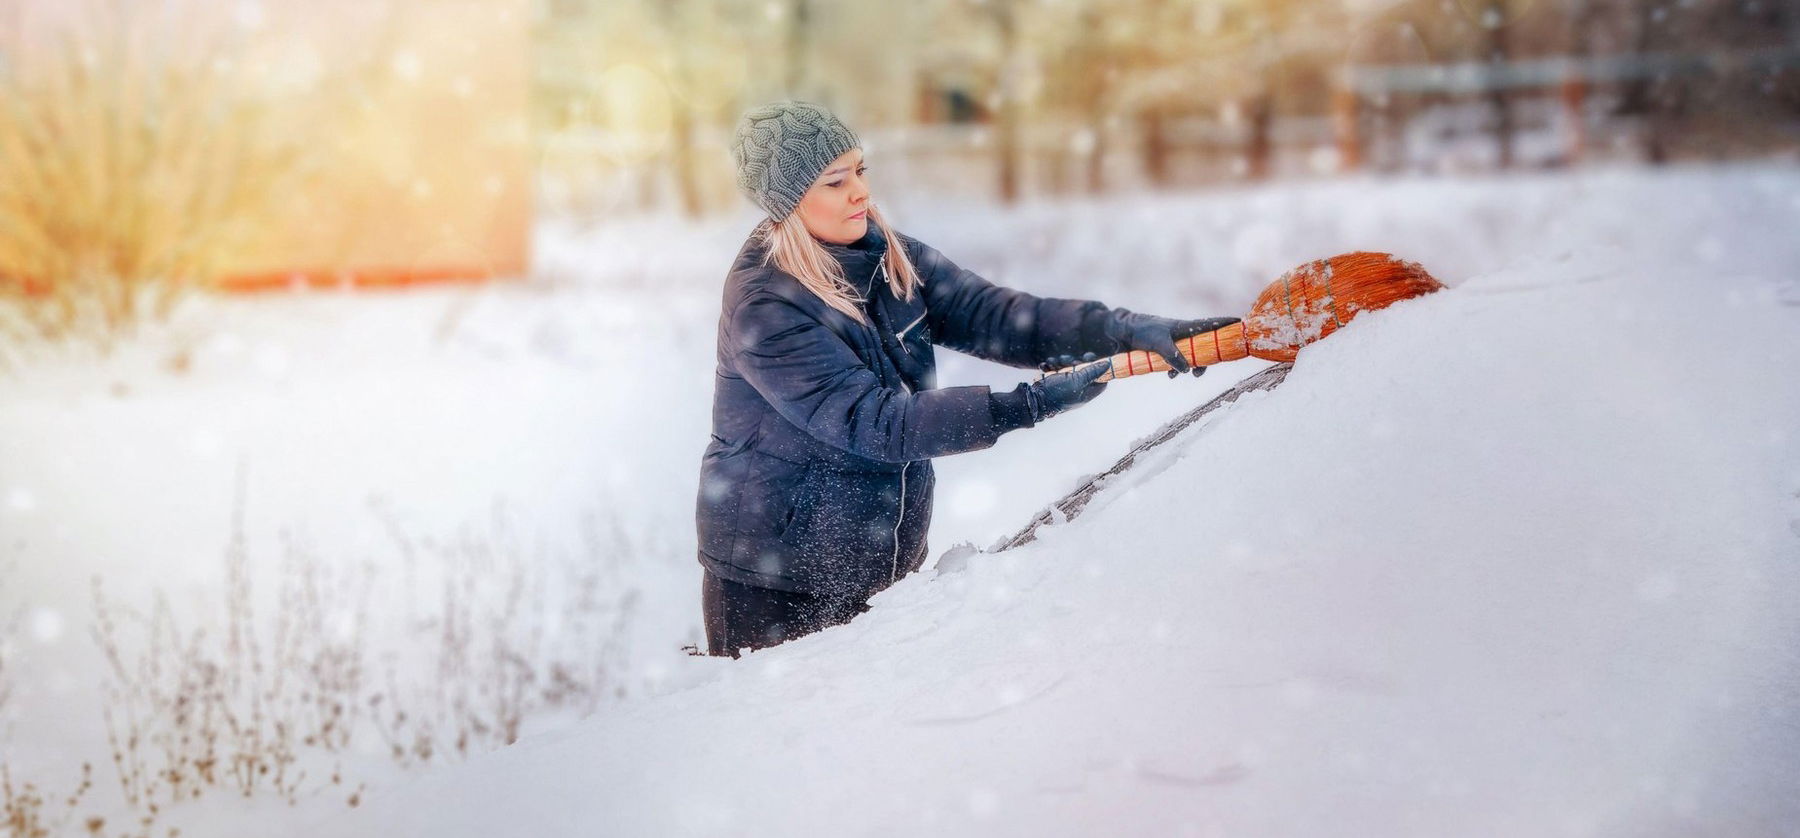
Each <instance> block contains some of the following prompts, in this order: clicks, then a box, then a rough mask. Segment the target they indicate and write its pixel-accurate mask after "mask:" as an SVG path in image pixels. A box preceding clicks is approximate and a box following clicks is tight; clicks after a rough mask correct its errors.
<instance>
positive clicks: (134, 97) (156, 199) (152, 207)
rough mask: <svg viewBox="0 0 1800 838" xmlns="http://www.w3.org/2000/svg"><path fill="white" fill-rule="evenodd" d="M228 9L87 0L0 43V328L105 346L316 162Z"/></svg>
mask: <svg viewBox="0 0 1800 838" xmlns="http://www.w3.org/2000/svg"><path fill="white" fill-rule="evenodd" d="M229 13H230V8H229V6H221V5H219V4H208V3H204V2H198V0H165V2H153V3H143V2H134V1H133V0H87V1H86V2H84V3H82V4H81V6H80V9H79V11H76V12H73V13H68V14H66V19H67V20H68V21H70V22H68V23H66V24H64V25H63V26H61V27H60V28H59V29H57V30H55V31H53V32H36V31H34V32H31V33H25V32H16V33H13V37H14V39H15V41H16V42H15V43H10V44H8V43H5V42H3V41H0V56H4V57H5V58H6V59H8V60H7V61H5V62H4V63H0V338H10V339H12V340H10V341H8V342H17V340H19V339H22V338H28V337H31V338H46V339H50V340H53V341H54V340H64V339H71V338H73V339H78V340H81V341H83V342H92V343H93V344H94V345H95V346H96V347H98V348H99V349H101V350H102V351H104V350H106V349H109V348H110V347H111V346H112V344H113V343H114V342H115V341H116V340H117V339H118V338H120V337H123V336H124V335H126V334H128V333H130V332H131V331H132V330H133V329H134V328H135V327H136V326H137V324H139V323H140V322H141V320H142V319H144V318H146V317H156V318H160V317H164V316H166V315H167V314H168V313H169V311H170V310H171V308H172V307H173V306H174V304H175V303H176V302H177V300H178V299H179V298H180V297H181V296H182V294H183V293H184V292H186V291H188V290H190V289H192V288H194V287H195V286H196V285H198V284H200V283H203V282H205V281H206V280H208V279H210V278H211V277H212V276H213V275H214V273H215V272H216V271H217V270H218V269H219V267H220V266H221V265H222V264H223V263H224V260H226V259H227V258H228V257H229V256H230V255H231V254H232V253H233V252H234V251H236V250H238V249H240V248H241V247H243V246H244V243H245V242H246V241H247V240H248V239H249V237H251V236H253V235H255V234H256V233H257V231H258V229H259V227H262V226H264V225H266V224H267V223H268V217H269V210H270V208H271V207H272V205H273V202H274V201H275V200H276V199H277V198H278V197H279V195H280V194H281V193H282V192H283V190H284V189H285V188H286V187H287V186H288V185H290V184H292V183H294V182H295V181H296V179H297V178H299V177H301V176H302V175H303V174H304V172H305V171H306V170H307V168H308V166H309V165H310V164H311V161H313V160H314V159H315V157H314V154H315V152H313V151H311V150H310V149H309V147H308V145H306V142H307V138H306V135H305V134H303V133H301V132H297V131H294V130H291V124H290V123H291V122H292V121H293V117H294V115H293V114H291V113H288V112H287V111H289V110H291V103H290V102H288V101H285V100H284V98H283V96H284V94H283V93H282V92H280V91H278V90H274V89H272V88H271V87H270V86H269V85H267V84H266V83H264V84H258V83H257V78H256V77H255V75H254V74H251V73H248V72H245V71H244V67H243V53H244V52H245V44H244V40H245V39H244V37H243V34H242V33H241V32H238V31H235V30H234V29H233V28H232V25H231V23H230V20H229ZM59 16H60V15H59ZM0 37H3V36H0ZM358 72H361V70H360V69H359V70H358ZM326 83H327V84H331V83H334V82H333V80H331V79H327V80H326ZM6 360H8V359H5V358H0V361H6ZM11 361H12V363H14V364H16V363H18V359H17V358H16V357H14V358H12V359H11Z"/></svg>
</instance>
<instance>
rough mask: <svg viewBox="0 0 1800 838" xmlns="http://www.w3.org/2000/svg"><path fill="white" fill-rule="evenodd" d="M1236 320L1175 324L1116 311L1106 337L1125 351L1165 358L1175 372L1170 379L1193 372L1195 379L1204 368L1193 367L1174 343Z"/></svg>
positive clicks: (1170, 373) (1222, 319) (1118, 309)
mask: <svg viewBox="0 0 1800 838" xmlns="http://www.w3.org/2000/svg"><path fill="white" fill-rule="evenodd" d="M1238 320H1239V318H1236V317H1207V318H1203V319H1200V320H1173V319H1170V318H1167V317H1154V316H1151V315H1148V314H1139V313H1137V312H1135V311H1132V310H1130V309H1124V308H1115V309H1113V310H1112V317H1111V319H1109V320H1107V321H1106V336H1107V337H1109V338H1112V339H1113V340H1116V341H1118V342H1119V343H1121V344H1123V345H1124V346H1125V348H1126V349H1142V350H1144V351H1146V352H1155V353H1156V354H1158V355H1161V356H1163V360H1165V361H1168V362H1169V366H1170V367H1173V369H1171V370H1169V377H1170V378H1174V377H1175V376H1177V375H1180V374H1181V373H1184V372H1188V371H1189V370H1190V369H1191V370H1192V371H1193V373H1194V375H1200V374H1202V373H1204V372H1205V371H1206V368H1205V367H1194V366H1193V365H1191V364H1189V363H1188V361H1187V359H1186V358H1184V357H1182V356H1181V351H1180V350H1178V349H1176V348H1175V341H1178V340H1180V339H1182V338H1185V337H1191V336H1193V335H1197V334H1200V333H1202V332H1210V331H1212V330H1214V329H1223V328H1225V327H1226V326H1229V325H1231V324H1233V323H1236V322H1238Z"/></svg>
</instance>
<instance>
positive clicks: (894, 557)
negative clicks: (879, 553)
mask: <svg viewBox="0 0 1800 838" xmlns="http://www.w3.org/2000/svg"><path fill="white" fill-rule="evenodd" d="M875 266H876V267H875V275H874V276H872V277H870V279H871V282H870V287H869V291H870V296H871V297H873V296H874V290H875V285H874V280H876V279H880V280H882V281H885V280H886V279H887V260H886V259H882V260H880V261H878V262H876V263H875ZM877 304H878V305H879V303H877ZM924 319H925V315H922V314H921V315H919V319H918V320H914V321H913V322H912V323H911V324H909V325H908V326H907V327H906V328H904V329H901V330H900V333H899V334H897V335H895V336H894V337H895V339H896V342H897V343H899V344H900V351H901V352H905V353H906V355H907V357H909V358H910V357H912V350H911V349H908V348H906V333H907V332H908V331H911V329H912V327H913V326H917V325H919V321H920V320H924ZM875 343H876V351H878V352H879V351H880V345H881V342H880V341H879V340H877V341H876V342H875ZM900 387H901V388H902V389H904V390H905V391H906V392H908V393H910V392H912V388H911V387H908V386H906V380H905V377H904V376H902V377H901V381H900ZM911 466H912V463H901V464H900V514H899V515H897V516H895V518H894V531H893V537H894V550H893V552H892V553H890V554H889V556H888V584H890V585H892V584H894V583H895V582H898V581H900V528H901V527H902V526H904V525H905V524H906V470H907V468H909V467H911Z"/></svg>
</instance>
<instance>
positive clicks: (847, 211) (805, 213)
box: [794, 148, 869, 244]
mask: <svg viewBox="0 0 1800 838" xmlns="http://www.w3.org/2000/svg"><path fill="white" fill-rule="evenodd" d="M862 159H863V153H862V149H860V148H853V149H850V150H849V151H846V152H844V154H843V156H841V157H839V158H838V159H836V160H833V161H831V165H829V166H826V167H825V171H824V173H822V174H820V175H819V177H818V178H817V179H815V180H814V181H813V184H812V186H811V187H810V188H808V189H807V190H806V194H805V195H802V196H800V204H799V205H798V206H796V207H794V214H795V215H797V216H799V217H800V223H801V224H804V225H806V232H808V233H811V234H812V237H813V238H815V239H818V240H820V241H825V242H831V243H832V244H849V243H851V242H853V241H856V240H858V239H860V238H862V237H863V234H864V233H867V232H868V231H869V182H868V181H866V180H863V173H864V172H867V171H868V169H867V168H865V167H864V166H863V164H862Z"/></svg>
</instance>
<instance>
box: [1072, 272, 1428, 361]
mask: <svg viewBox="0 0 1800 838" xmlns="http://www.w3.org/2000/svg"><path fill="white" fill-rule="evenodd" d="M1443 287H1444V285H1443V283H1441V282H1438V281H1437V280H1436V279H1433V278H1432V277H1431V274H1428V273H1426V272H1425V269H1424V268H1421V267H1419V266H1418V264H1417V263H1414V262H1407V261H1403V260H1401V259H1400V258H1399V257H1397V256H1393V255H1391V254H1387V253H1370V252H1367V251H1360V250H1359V251H1356V252H1354V253H1343V254H1339V255H1337V256H1333V257H1331V258H1329V259H1317V260H1314V261H1311V262H1308V263H1306V264H1304V265H1301V266H1300V267H1298V268H1295V269H1293V270H1291V271H1288V272H1287V273H1285V274H1282V276H1281V278H1280V279H1277V280H1275V281H1274V282H1272V283H1270V284H1269V287H1267V288H1265V289H1263V292H1262V295H1261V296H1258V297H1257V298H1256V303H1255V304H1254V305H1252V306H1251V307H1250V316H1248V317H1246V318H1244V319H1243V321H1242V322H1238V323H1233V324H1231V325H1229V326H1226V327H1224V328H1222V329H1214V330H1213V331H1210V332H1201V333H1199V334H1196V335H1188V336H1185V337H1181V338H1178V339H1176V341H1175V348H1176V349H1177V350H1179V351H1180V352H1181V354H1182V357H1185V358H1187V360H1188V363H1190V364H1193V365H1194V366H1208V365H1211V364H1219V363H1223V362H1225V361H1236V360H1238V359H1239V358H1244V357H1246V356H1251V355H1254V356H1256V357H1258V358H1262V359H1264V360H1268V361H1292V360H1294V357H1295V356H1296V355H1298V354H1299V352H1300V348H1301V347H1303V346H1306V345H1307V344H1310V343H1314V342H1316V341H1319V340H1322V339H1324V338H1325V336H1327V335H1329V334H1331V333H1332V332H1335V331H1337V330H1338V329H1341V328H1343V326H1344V324H1345V323H1348V322H1350V321H1351V320H1353V319H1355V318H1356V315H1358V314H1360V313H1362V312H1365V311H1374V310H1376V309H1381V308H1387V307H1388V306H1390V305H1393V304H1394V303H1397V302H1399V301H1401V300H1410V299H1412V298H1413V297H1419V296H1423V295H1425V294H1429V293H1431V292H1433V291H1438V290H1441V289H1442V288H1443ZM1107 360H1110V361H1112V372H1110V373H1107V374H1106V375H1103V376H1100V378H1099V379H1098V380H1099V381H1111V380H1113V379H1115V378H1129V377H1131V376H1134V375H1144V374H1146V373H1152V372H1162V371H1164V370H1167V369H1169V364H1168V362H1167V361H1164V360H1163V357H1162V356H1161V355H1158V354H1156V353H1154V352H1145V351H1143V350H1132V351H1130V352H1120V353H1119V354H1117V355H1114V356H1112V357H1111V358H1110V359H1107ZM1088 363H1095V364H1097V363H1100V362H1099V361H1090V362H1088ZM1082 366H1086V365H1085V364H1078V365H1076V366H1075V367H1071V369H1079V368H1081V367H1082ZM1059 372H1060V370H1059Z"/></svg>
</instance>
